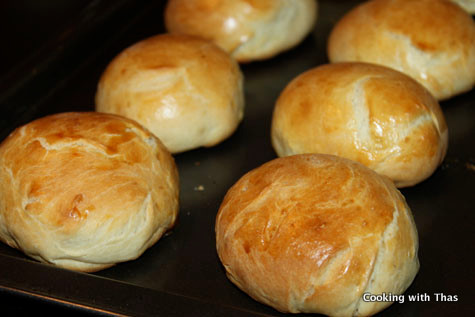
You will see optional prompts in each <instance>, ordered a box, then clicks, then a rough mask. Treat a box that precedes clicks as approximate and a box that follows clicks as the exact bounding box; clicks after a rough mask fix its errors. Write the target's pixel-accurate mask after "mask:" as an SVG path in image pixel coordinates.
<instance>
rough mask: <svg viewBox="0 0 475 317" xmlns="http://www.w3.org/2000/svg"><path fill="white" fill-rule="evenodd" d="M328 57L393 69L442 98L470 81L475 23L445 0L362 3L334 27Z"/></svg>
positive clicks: (474, 73) (473, 81) (474, 69)
mask: <svg viewBox="0 0 475 317" xmlns="http://www.w3.org/2000/svg"><path fill="white" fill-rule="evenodd" d="M328 56H329V59H330V61H331V62H350V61H357V62H358V61H359V62H368V63H376V64H381V65H385V66H388V67H391V68H394V69H396V70H399V71H401V72H403V73H405V74H407V75H409V76H411V77H413V78H414V79H416V80H417V81H418V82H420V83H421V84H422V85H424V86H425V87H426V88H427V89H428V90H429V91H430V92H431V93H432V94H433V95H434V96H435V97H436V98H437V99H439V100H443V99H447V98H450V97H452V96H454V95H457V94H460V93H463V92H466V91H468V90H470V89H472V88H473V86H474V85H475V22H474V21H473V19H472V17H471V16H470V15H469V14H468V13H467V12H465V11H464V10H463V9H462V8H460V7H459V6H458V5H456V4H454V3H452V2H450V1H448V0H409V1H408V0H372V1H367V2H364V3H363V4H361V5H359V6H357V7H356V8H354V9H353V10H351V11H350V12H349V13H347V14H346V15H345V16H344V17H343V18H342V19H341V20H340V21H339V22H338V23H337V24H336V25H335V27H334V29H333V30H332V31H331V34H330V37H329V40H328Z"/></svg>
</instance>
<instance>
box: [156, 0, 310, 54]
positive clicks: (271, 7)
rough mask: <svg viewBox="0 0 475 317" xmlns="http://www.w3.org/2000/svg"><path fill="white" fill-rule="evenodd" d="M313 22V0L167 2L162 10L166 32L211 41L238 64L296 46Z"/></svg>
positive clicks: (172, 0)
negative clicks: (189, 35)
mask: <svg viewBox="0 0 475 317" xmlns="http://www.w3.org/2000/svg"><path fill="white" fill-rule="evenodd" d="M316 19H317V1H316V0H297V1H295V0H221V1H215V0H169V1H168V4H167V7H166V10H165V24H166V27H167V30H168V31H169V32H171V33H178V34H191V35H196V36H200V37H203V38H205V39H207V40H210V41H212V42H214V43H216V44H217V45H219V46H220V47H221V48H223V49H224V50H225V51H226V52H228V53H230V54H231V56H233V57H234V58H235V59H236V60H238V61H239V62H250V61H254V60H262V59H267V58H270V57H273V56H275V55H277V54H279V53H281V52H283V51H285V50H287V49H290V48H292V47H294V46H296V45H297V44H299V43H300V42H301V41H302V40H303V39H304V38H305V36H307V35H308V33H310V31H311V29H312V27H313V26H314V25H315V22H316Z"/></svg>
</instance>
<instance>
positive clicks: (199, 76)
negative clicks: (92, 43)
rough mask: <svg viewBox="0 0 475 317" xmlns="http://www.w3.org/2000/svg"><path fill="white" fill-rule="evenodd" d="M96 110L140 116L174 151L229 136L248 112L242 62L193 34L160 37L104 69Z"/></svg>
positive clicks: (136, 46) (125, 53) (144, 42)
mask: <svg viewBox="0 0 475 317" xmlns="http://www.w3.org/2000/svg"><path fill="white" fill-rule="evenodd" d="M96 110H97V111H99V112H107V113H115V114H119V115H123V116H125V117H128V118H131V119H134V120H136V121H137V122H139V123H141V124H142V125H143V126H145V127H147V128H148V129H149V130H150V131H151V132H152V133H154V134H155V135H156V136H157V137H158V138H159V139H160V140H161V141H162V142H163V144H165V146H166V147H167V148H168V149H169V150H170V152H172V153H178V152H183V151H187V150H191V149H194V148H198V147H201V146H206V147H209V146H213V145H216V144H218V143H219V142H221V141H223V140H224V139H226V138H227V137H229V136H230V135H231V134H232V133H233V132H234V131H235V130H236V128H237V126H238V124H239V122H240V121H241V120H242V117H243V112H244V93H243V76H242V73H241V70H240V69H239V66H238V64H237V63H236V62H235V61H234V60H233V59H232V58H231V57H230V56H229V55H228V54H227V53H225V52H224V51H223V50H221V49H220V48H219V47H217V46H216V45H214V44H212V43H210V42H208V41H205V40H203V39H199V38H196V37H192V36H186V35H169V34H163V35H157V36H153V37H150V38H148V39H145V40H142V41H140V42H138V43H136V44H134V45H132V46H131V47H129V48H127V49H125V50H124V51H123V52H122V53H120V54H119V55H118V56H117V57H116V58H115V59H114V60H113V61H112V62H111V63H110V64H109V65H108V67H107V69H106V70H105V72H104V73H103V75H102V77H101V79H100V81H99V84H98V87H97V94H96Z"/></svg>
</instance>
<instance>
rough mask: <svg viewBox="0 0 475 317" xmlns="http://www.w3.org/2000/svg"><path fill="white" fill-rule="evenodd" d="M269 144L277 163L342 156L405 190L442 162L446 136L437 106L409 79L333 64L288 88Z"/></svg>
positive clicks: (377, 69) (380, 70) (379, 68)
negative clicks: (279, 160)
mask: <svg viewBox="0 0 475 317" xmlns="http://www.w3.org/2000/svg"><path fill="white" fill-rule="evenodd" d="M271 137H272V145H273V146H274V149H275V151H276V152H277V154H278V155H279V156H288V155H293V154H301V153H326V154H334V155H338V156H343V157H346V158H349V159H352V160H355V161H358V162H360V163H362V164H364V165H366V166H368V167H370V168H372V169H374V170H375V171H376V172H378V173H380V174H383V175H386V176H388V177H390V178H391V179H392V180H393V181H394V182H395V183H396V186H398V187H406V186H412V185H414V184H417V183H419V182H421V181H423V180H424V179H426V178H428V177H429V176H430V175H431V174H432V173H433V172H434V170H435V169H436V168H437V166H438V165H439V164H440V163H441V162H442V160H443V158H444V156H445V153H446V151H447V143H448V130H447V125H446V122H445V118H444V115H443V113H442V111H441V109H440V106H439V104H438V102H437V100H436V99H435V98H434V97H433V96H432V95H431V94H430V93H429V92H428V91H427V90H426V89H425V88H424V87H423V86H421V85H420V84H418V83H417V82H416V81H414V80H413V79H411V78H410V77H408V76H406V75H404V74H402V73H400V72H398V71H395V70H392V69H390V68H386V67H383V66H378V65H373V64H366V63H336V64H327V65H322V66H319V67H317V68H314V69H311V70H309V71H307V72H305V73H303V74H301V75H300V76H298V77H297V78H295V79H294V80H292V81H291V82H290V83H289V84H288V85H287V87H286V88H285V89H284V91H283V92H282V93H281V95H280V97H279V98H278V100H277V102H276V105H275V108H274V114H273V118H272V131H271Z"/></svg>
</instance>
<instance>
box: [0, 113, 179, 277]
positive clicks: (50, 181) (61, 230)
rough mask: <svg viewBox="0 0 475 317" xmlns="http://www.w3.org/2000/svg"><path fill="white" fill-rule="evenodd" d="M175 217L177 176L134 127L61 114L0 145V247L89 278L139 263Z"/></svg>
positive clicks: (118, 120) (157, 146)
mask: <svg viewBox="0 0 475 317" xmlns="http://www.w3.org/2000/svg"><path fill="white" fill-rule="evenodd" d="M177 213H178V173H177V169H176V167H175V163H174V160H173V158H172V156H171V155H170V153H169V152H168V151H167V149H166V148H165V147H164V146H163V145H162V143H161V142H160V140H159V139H157V138H156V137H154V136H153V135H152V134H151V133H150V132H148V131H147V130H145V129H144V128H142V127H141V126H140V125H138V124H137V123H136V122H134V121H131V120H128V119H125V118H122V117H119V116H115V115H108V114H100V113H94V112H89V113H61V114H56V115H51V116H47V117H44V118H41V119H38V120H35V121H33V122H31V123H28V124H26V125H24V126H22V127H20V128H17V129H16V130H15V131H13V132H12V133H11V134H10V135H9V136H8V137H7V138H6V139H5V140H4V141H3V142H2V143H1V145H0V240H1V241H3V242H4V243H6V244H8V245H9V246H11V247H13V248H17V249H19V250H21V251H23V252H24V253H25V254H27V255H29V256H30V257H32V258H34V259H36V260H39V261H41V262H46V263H51V264H54V265H57V266H59V267H63V268H67V269H71V270H78V271H85V272H93V271H98V270H101V269H104V268H107V267H110V266H112V265H114V264H116V263H118V262H123V261H128V260H132V259H136V258H137V257H139V256H140V255H141V254H142V253H143V252H144V251H145V250H146V249H147V248H148V247H150V246H152V245H153V244H154V243H155V242H157V240H158V239H159V238H160V237H161V236H162V235H163V234H164V232H165V231H167V230H168V229H170V228H171V227H172V226H173V224H174V222H175V219H176V217H177Z"/></svg>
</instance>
